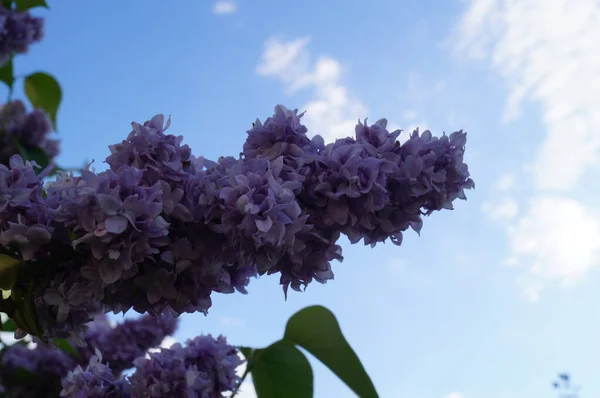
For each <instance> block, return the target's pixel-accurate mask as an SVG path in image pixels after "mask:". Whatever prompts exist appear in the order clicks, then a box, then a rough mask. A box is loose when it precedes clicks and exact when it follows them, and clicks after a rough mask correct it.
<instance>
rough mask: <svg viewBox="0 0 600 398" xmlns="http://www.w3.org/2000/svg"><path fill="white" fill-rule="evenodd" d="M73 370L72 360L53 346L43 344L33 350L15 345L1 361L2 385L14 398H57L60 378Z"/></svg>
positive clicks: (73, 362)
mask: <svg viewBox="0 0 600 398" xmlns="http://www.w3.org/2000/svg"><path fill="white" fill-rule="evenodd" d="M74 367H75V361H74V359H73V358H72V357H70V356H69V355H67V354H65V353H64V352H63V351H60V350H57V349H56V348H54V347H52V346H47V345H43V344H40V345H38V346H37V347H36V348H35V349H30V348H27V347H26V346H24V345H20V344H18V345H13V346H11V347H10V348H9V349H8V350H6V352H5V353H4V354H3V355H2V359H1V360H0V382H1V383H2V385H3V387H4V388H5V389H6V390H7V391H9V392H10V396H11V397H24V398H27V397H30V398H36V397H52V396H58V394H59V393H60V391H61V388H62V387H61V383H60V380H61V378H62V377H63V376H64V375H66V374H67V372H68V371H69V370H71V369H73V368H74ZM19 372H20V373H19ZM23 372H25V373H26V374H23ZM28 376H29V377H31V378H33V379H27V377H28Z"/></svg>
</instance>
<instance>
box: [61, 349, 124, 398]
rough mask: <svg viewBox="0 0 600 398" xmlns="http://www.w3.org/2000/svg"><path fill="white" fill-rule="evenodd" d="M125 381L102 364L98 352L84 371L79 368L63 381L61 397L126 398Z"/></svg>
mask: <svg viewBox="0 0 600 398" xmlns="http://www.w3.org/2000/svg"><path fill="white" fill-rule="evenodd" d="M125 388H126V385H125V383H124V381H122V380H118V379H116V378H115V376H114V375H113V373H112V372H111V370H110V368H109V367H108V366H106V365H104V364H103V363H102V355H101V354H100V352H96V355H94V356H93V357H92V358H90V361H89V364H88V365H87V367H86V368H85V369H84V368H82V367H81V366H79V365H78V366H77V367H76V368H75V369H74V370H72V371H70V372H69V373H68V374H67V375H66V377H65V378H63V380H62V391H61V392H60V396H61V397H74V398H104V397H110V398H126V397H128V396H129V395H128V394H127V393H126V391H125Z"/></svg>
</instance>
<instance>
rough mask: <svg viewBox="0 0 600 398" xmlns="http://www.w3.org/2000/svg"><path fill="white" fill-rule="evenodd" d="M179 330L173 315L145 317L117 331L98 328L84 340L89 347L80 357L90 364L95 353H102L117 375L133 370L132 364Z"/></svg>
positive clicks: (90, 332)
mask: <svg viewBox="0 0 600 398" xmlns="http://www.w3.org/2000/svg"><path fill="white" fill-rule="evenodd" d="M92 325H93V324H92ZM176 328H177V319H176V318H174V317H173V316H172V315H170V314H161V315H158V316H151V315H144V316H142V317H140V318H138V319H129V320H125V321H124V322H122V323H120V324H119V325H117V326H115V327H114V328H113V327H110V325H104V326H101V327H96V328H93V329H89V330H88V332H87V333H86V335H85V336H84V341H85V342H86V344H87V347H86V348H85V349H80V353H81V354H82V358H83V360H84V362H87V360H88V359H89V358H90V357H91V356H92V355H94V354H95V352H94V350H95V349H97V350H99V351H100V352H101V353H102V357H103V358H104V360H105V361H106V363H107V365H108V366H109V367H110V369H111V370H112V372H113V373H114V374H115V375H118V374H120V373H121V372H122V371H123V370H125V369H129V368H131V367H133V361H134V360H135V359H136V358H138V357H141V356H143V355H144V354H145V353H146V351H148V349H150V348H154V347H158V346H159V345H160V344H161V342H162V341H163V340H164V338H165V337H167V336H170V335H172V334H173V333H174V332H175V330H176Z"/></svg>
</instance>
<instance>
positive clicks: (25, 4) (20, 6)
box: [15, 0, 48, 11]
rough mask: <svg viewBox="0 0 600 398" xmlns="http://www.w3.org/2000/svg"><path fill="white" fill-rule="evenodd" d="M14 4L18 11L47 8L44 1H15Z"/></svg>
mask: <svg viewBox="0 0 600 398" xmlns="http://www.w3.org/2000/svg"><path fill="white" fill-rule="evenodd" d="M15 4H16V5H17V10H19V11H27V10H29V9H31V8H34V7H44V8H48V4H46V1H45V0H15Z"/></svg>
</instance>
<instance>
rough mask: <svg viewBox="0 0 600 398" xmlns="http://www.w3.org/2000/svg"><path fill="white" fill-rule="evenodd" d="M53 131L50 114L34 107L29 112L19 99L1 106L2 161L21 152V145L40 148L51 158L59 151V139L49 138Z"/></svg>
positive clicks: (0, 154)
mask: <svg viewBox="0 0 600 398" xmlns="http://www.w3.org/2000/svg"><path fill="white" fill-rule="evenodd" d="M52 131H53V127H52V123H51V121H50V118H49V117H48V115H47V114H46V113H45V112H44V111H42V110H40V109H34V110H33V111H31V112H29V113H27V111H26V109H25V105H24V104H23V102H21V101H19V100H15V101H11V102H9V103H7V104H4V105H2V106H1V107H0V163H3V164H6V163H8V159H9V158H10V157H11V156H12V155H14V154H16V153H19V147H18V146H17V145H16V144H15V140H16V141H18V143H19V145H21V146H23V147H25V148H28V149H32V148H40V149H42V150H43V151H44V152H46V155H48V157H49V158H50V159H52V158H54V157H56V156H57V155H58V152H59V146H58V141H56V140H52V139H49V138H48V135H49V134H50V133H51V132H52Z"/></svg>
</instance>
